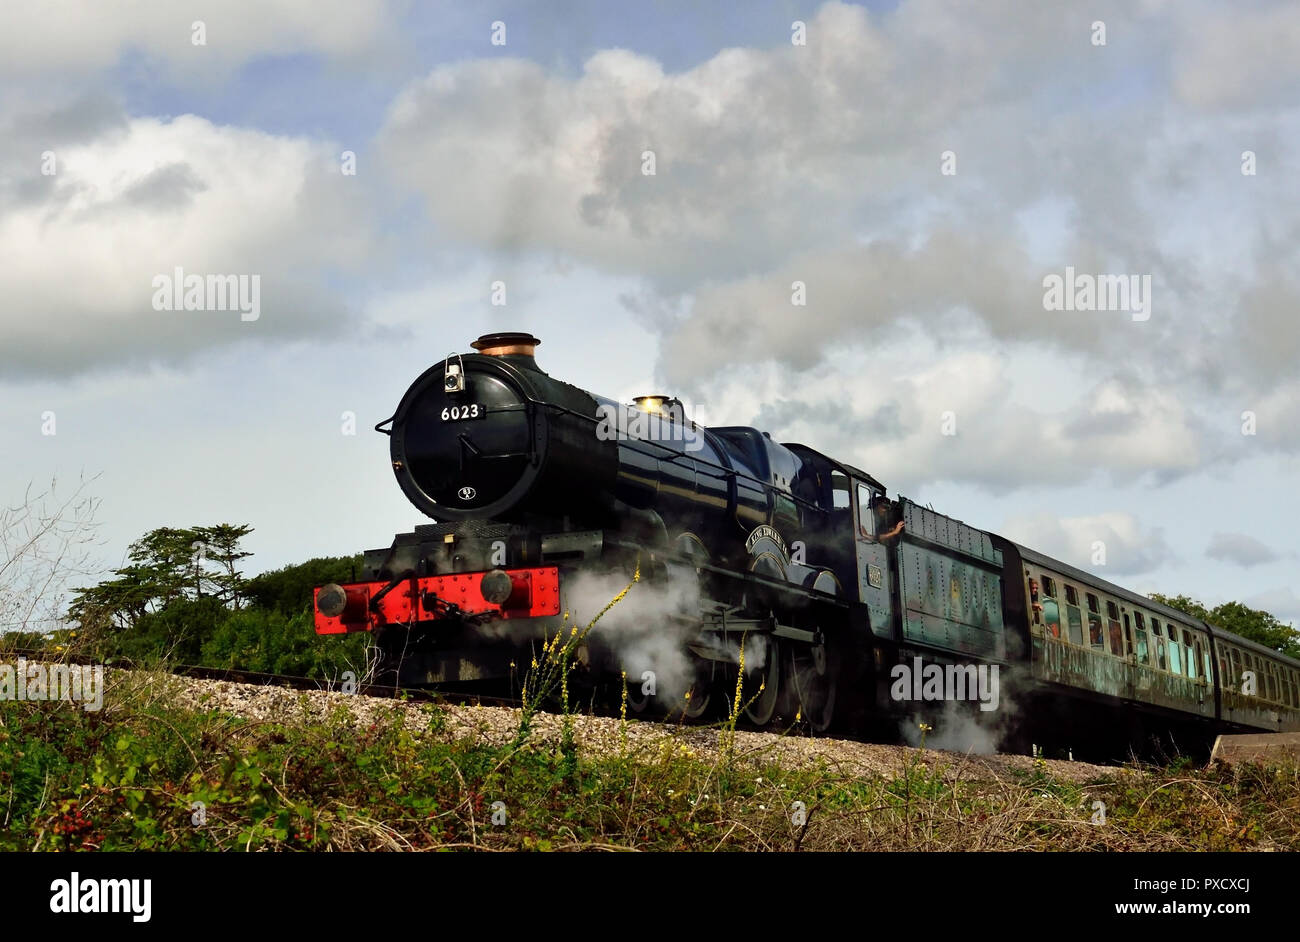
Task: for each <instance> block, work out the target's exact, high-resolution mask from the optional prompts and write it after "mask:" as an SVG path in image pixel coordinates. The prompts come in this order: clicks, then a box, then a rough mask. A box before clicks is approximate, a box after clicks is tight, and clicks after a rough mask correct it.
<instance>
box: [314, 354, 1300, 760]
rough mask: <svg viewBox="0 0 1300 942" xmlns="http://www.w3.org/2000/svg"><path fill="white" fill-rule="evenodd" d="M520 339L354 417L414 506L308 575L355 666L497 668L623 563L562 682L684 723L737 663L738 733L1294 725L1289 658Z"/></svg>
mask: <svg viewBox="0 0 1300 942" xmlns="http://www.w3.org/2000/svg"><path fill="white" fill-rule="evenodd" d="M539 343H540V341H539V340H537V339H536V338H535V337H533V336H531V335H529V334H522V333H498V334H489V335H486V336H484V337H481V338H479V339H478V340H477V341H475V342H474V343H473V344H472V347H473V349H474V351H475V352H473V353H465V354H454V355H452V356H450V357H448V358H447V359H445V360H443V361H442V362H440V363H437V364H435V365H434V366H432V367H431V368H430V369H429V370H427V371H426V372H425V373H424V374H423V375H421V376H420V377H419V378H417V379H416V380H415V382H414V383H413V384H412V385H411V386H410V388H409V389H408V390H407V392H406V394H405V395H404V396H403V397H402V399H401V401H400V403H399V404H398V407H397V410H396V412H395V413H394V414H393V416H392V418H390V419H388V420H385V421H384V422H382V423H380V424H379V426H377V429H378V430H379V431H381V432H385V433H387V434H388V435H389V436H390V454H391V460H392V467H393V472H394V474H395V475H396V477H397V481H398V484H399V486H400V487H401V488H402V490H403V492H404V493H405V494H406V496H407V497H408V498H409V500H410V501H411V503H412V504H414V505H415V506H416V507H417V508H418V509H419V510H421V511H422V512H423V513H425V514H426V515H427V516H429V517H430V518H432V520H433V521H435V522H433V523H430V524H425V525H421V526H417V527H416V528H415V530H414V532H412V533H407V534H400V535H398V536H397V537H396V538H395V539H394V541H393V543H392V545H391V546H390V547H387V548H384V549H379V550H372V551H369V552H367V553H366V554H365V567H364V568H365V572H364V574H363V578H362V580H361V581H359V582H356V583H353V584H348V585H328V586H323V587H321V588H319V589H318V590H317V592H316V630H317V632H318V633H320V634H339V633H344V632H352V631H371V632H373V633H374V634H375V646H376V648H377V650H378V652H379V664H378V669H379V679H380V680H382V681H388V682H392V683H397V684H400V685H403V686H413V685H435V686H448V687H452V686H457V685H466V684H469V685H483V684H497V685H499V684H510V683H516V682H517V681H518V680H519V679H520V677H521V675H522V673H524V671H526V669H527V667H528V665H529V664H530V663H531V662H532V659H533V658H534V657H535V656H536V654H537V652H538V650H539V649H540V647H541V646H542V645H544V644H545V643H546V640H547V639H548V638H552V637H554V635H555V633H556V632H557V631H558V630H560V628H561V627H562V626H563V625H564V624H565V623H566V621H565V620H566V616H568V617H571V618H572V619H573V620H574V621H580V620H583V619H586V618H589V617H591V616H592V615H594V614H595V613H596V611H598V610H599V608H600V606H601V605H602V604H603V603H607V602H608V601H609V600H610V594H609V593H610V592H611V591H617V587H618V586H620V585H627V584H628V581H629V580H630V579H631V576H632V574H633V573H634V572H636V571H638V570H639V572H640V574H641V576H640V581H639V582H637V583H636V584H635V585H634V587H633V589H632V590H631V591H630V592H629V594H628V596H627V599H626V601H625V602H624V603H620V605H619V606H616V607H615V608H614V609H612V610H611V612H610V614H609V615H607V616H606V617H605V618H603V619H602V620H601V622H600V623H598V625H597V628H596V629H595V630H593V631H592V632H591V633H590V634H589V635H588V636H587V640H586V643H585V644H584V645H583V646H582V650H581V652H580V654H581V658H580V660H581V665H582V671H581V677H576V678H575V681H574V682H575V683H586V684H588V685H589V686H590V687H591V689H593V690H597V689H601V688H602V687H607V686H608V685H609V684H610V682H611V681H617V682H618V684H620V685H621V684H622V683H623V680H622V678H623V676H624V675H625V674H626V676H627V688H626V689H627V696H628V698H629V704H630V705H631V706H632V708H633V709H634V710H638V711H641V710H655V709H657V710H658V711H659V712H661V713H672V714H674V715H685V716H686V717H687V718H689V719H702V718H705V717H707V716H709V715H710V714H711V713H715V712H717V711H718V710H719V709H720V708H721V705H722V704H723V703H726V702H728V701H729V700H730V698H731V695H732V693H733V692H734V690H735V689H736V686H737V681H740V686H741V690H742V692H743V697H742V701H743V703H744V712H745V718H746V720H747V721H748V722H749V723H752V724H754V725H756V726H759V727H766V726H769V725H773V724H790V723H793V722H795V721H796V719H797V720H798V721H800V722H803V723H806V724H807V725H808V726H809V727H811V729H812V730H813V731H815V732H824V731H826V730H828V729H830V728H831V727H832V726H838V727H841V728H843V729H845V730H846V731H848V732H850V733H853V734H857V735H867V736H873V735H886V736H889V735H893V734H896V733H897V732H898V730H899V729H900V728H902V729H907V728H915V727H916V725H917V724H918V723H919V722H921V721H926V722H929V723H930V724H931V725H936V726H938V727H939V732H940V733H942V732H943V729H944V727H947V728H949V729H953V730H957V729H965V730H975V729H978V730H980V731H982V736H983V738H984V739H985V742H986V743H987V744H989V745H997V746H1001V747H1002V748H1016V749H1027V748H1028V746H1029V745H1030V744H1031V743H1032V744H1037V745H1040V746H1042V747H1045V748H1047V749H1061V750H1064V749H1070V750H1073V751H1074V752H1075V753H1077V754H1080V755H1096V756H1106V757H1111V756H1116V757H1117V756H1120V755H1122V754H1123V753H1125V752H1126V751H1127V750H1129V749H1131V748H1138V749H1142V748H1143V747H1144V746H1145V745H1146V744H1148V743H1149V742H1150V741H1151V740H1152V739H1153V738H1160V739H1165V740H1167V741H1168V740H1172V742H1173V744H1174V745H1175V746H1178V747H1181V748H1188V749H1196V748H1203V746H1204V744H1205V743H1207V742H1208V741H1209V740H1210V739H1211V738H1212V736H1213V735H1214V734H1215V733H1217V732H1220V731H1231V730H1268V731H1277V730H1282V729H1300V663H1297V662H1296V661H1294V660H1291V659H1288V658H1285V657H1283V656H1282V655H1280V654H1278V653H1277V652H1275V651H1269V650H1267V649H1265V648H1262V647H1261V646H1259V645H1254V644H1253V643H1251V642H1249V641H1246V640H1245V639H1241V638H1237V637H1236V636H1232V635H1229V634H1227V633H1226V632H1224V631H1222V630H1220V629H1218V628H1215V627H1214V626H1212V625H1209V624H1207V623H1205V622H1202V621H1199V620H1197V619H1192V618H1190V617H1188V616H1186V615H1185V614H1183V613H1181V612H1175V611H1173V610H1171V609H1166V608H1165V607H1163V606H1160V605H1158V604H1157V603H1154V602H1152V601H1151V600H1149V599H1146V598H1143V597H1142V596H1138V595H1135V594H1133V593H1130V592H1128V591H1127V590H1124V589H1122V588H1120V587H1119V586H1115V585H1112V584H1111V583H1109V582H1106V581H1104V580H1101V579H1098V578H1097V577H1096V576H1094V575H1091V574H1089V573H1085V572H1083V571H1081V570H1077V569H1074V568H1073V567H1070V566H1069V565H1067V564H1065V563H1062V562H1059V561H1056V560H1052V559H1050V558H1048V557H1046V556H1043V555H1042V554H1038V553H1036V552H1034V551H1032V550H1030V549H1029V548H1027V547H1022V546H1019V545H1018V544H1015V543H1013V542H1011V541H1008V540H1006V539H1003V538H1001V537H999V536H997V535H995V534H991V533H987V532H984V531H981V530H978V529H976V528H974V527H971V526H968V525H967V524H964V523H962V522H961V521H958V520H954V519H952V518H949V517H946V516H944V515H942V514H938V513H935V512H934V511H932V510H930V509H927V508H924V507H921V506H919V505H917V504H915V503H913V502H911V501H908V500H907V499H905V498H901V497H899V498H896V499H890V498H889V497H888V496H887V495H886V492H885V488H884V486H883V485H882V484H880V482H878V481H877V480H876V479H875V478H873V477H872V476H871V475H869V474H867V473H865V472H863V471H860V470H858V469H857V468H854V467H852V466H851V465H848V464H845V463H844V462H841V461H837V460H835V459H833V458H830V457H828V456H826V455H823V454H821V453H820V452H817V451H815V450H813V449H811V448H809V447H807V446H805V445H800V444H792V443H786V444H781V443H777V442H775V441H773V440H772V439H771V437H770V436H769V435H767V434H766V433H765V432H761V431H759V430H757V429H752V428H744V427H721V428H718V427H715V428H705V427H703V426H700V425H698V424H696V423H695V422H693V421H692V419H691V417H690V416H689V415H687V414H686V413H685V410H684V409H683V407H682V405H681V403H680V402H678V401H677V400H675V399H671V398H669V397H666V396H644V397H641V398H639V399H637V400H636V402H635V404H633V405H624V404H620V403H617V402H614V401H612V400H609V399H604V398H601V397H599V396H595V395H593V394H591V393H588V392H586V391H584V390H582V389H579V388H577V387H575V386H571V385H569V384H567V383H564V382H562V381H560V380H557V379H554V378H552V377H551V376H549V375H547V374H546V373H545V372H543V371H542V370H541V368H540V367H539V366H538V365H537V362H536V359H535V350H536V347H537V345H538V344H539ZM521 668H522V669H523V670H521ZM742 672H743V676H740V677H738V674H741V673H742ZM971 736H972V737H974V736H975V734H974V733H973V732H972V733H971ZM952 744H953V745H957V746H961V745H963V743H961V742H958V741H953V742H952ZM978 744H979V745H982V744H985V743H978ZM969 745H977V743H975V742H974V741H972V742H971V743H969Z"/></svg>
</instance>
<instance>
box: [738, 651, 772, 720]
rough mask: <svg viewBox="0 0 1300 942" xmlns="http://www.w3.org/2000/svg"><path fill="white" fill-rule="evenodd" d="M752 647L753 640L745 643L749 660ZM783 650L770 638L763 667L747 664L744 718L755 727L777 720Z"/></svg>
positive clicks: (742, 692)
mask: <svg viewBox="0 0 1300 942" xmlns="http://www.w3.org/2000/svg"><path fill="white" fill-rule="evenodd" d="M751 645H753V642H752V641H750V642H748V643H747V644H746V652H745V656H746V658H748V657H750V647H751ZM754 647H755V648H756V647H757V646H754ZM781 650H782V649H781V644H780V642H779V641H778V640H777V639H776V638H774V637H768V638H767V639H766V656H765V657H764V659H763V663H762V665H761V666H759V667H755V668H752V669H751V668H750V666H749V665H748V664H746V665H745V685H744V688H743V690H742V691H741V702H742V704H745V707H744V712H745V718H746V719H748V720H749V721H750V722H751V723H753V724H754V725H755V726H760V727H762V726H767V725H768V724H769V723H771V722H772V720H773V719H775V718H776V708H777V706H778V704H779V703H780V700H781ZM755 653H757V651H755ZM760 688H761V689H760Z"/></svg>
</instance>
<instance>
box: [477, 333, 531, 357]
mask: <svg viewBox="0 0 1300 942" xmlns="http://www.w3.org/2000/svg"><path fill="white" fill-rule="evenodd" d="M539 343H541V341H540V340H538V339H537V338H536V337H534V336H533V335H532V334H524V333H501V334H484V335H483V336H482V337H480V338H478V340H475V341H474V342H473V343H472V344H470V346H471V347H473V348H474V349H475V350H477V351H478V352H479V353H482V354H485V355H486V356H490V357H531V356H532V355H533V351H534V350H535V349H537V345H538V344H539Z"/></svg>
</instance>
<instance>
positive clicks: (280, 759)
mask: <svg viewBox="0 0 1300 942" xmlns="http://www.w3.org/2000/svg"><path fill="white" fill-rule="evenodd" d="M112 676H113V677H114V681H113V684H112V686H111V688H110V690H109V693H108V696H107V700H106V705H105V709H104V710H103V711H101V712H85V711H82V710H81V709H79V708H76V707H74V706H73V705H70V704H66V703H64V704H57V703H27V702H3V703H0V804H2V805H3V827H0V850H136V849H144V850H151V849H156V850H196V851H197V850H237V851H246V850H326V849H330V850H449V849H471V848H472V849H478V850H489V851H491V850H540V851H547V850H577V849H586V850H707V851H712V850H796V849H801V850H1093V851H1105V850H1247V849H1259V848H1262V847H1270V848H1279V849H1289V850H1297V849H1300V770H1297V769H1296V768H1262V767H1259V766H1254V765H1244V766H1238V767H1234V768H1226V767H1222V766H1219V767H1215V768H1212V769H1208V770H1207V769H1200V768H1193V767H1191V766H1181V767H1174V768H1163V769H1162V768H1152V767H1136V766H1135V767H1130V768H1127V769H1124V770H1117V771H1116V773H1115V774H1114V775H1111V776H1107V777H1106V778H1102V779H1098V780H1096V781H1093V782H1084V783H1077V782H1067V781H1060V780H1057V779H1055V778H1053V777H1052V776H1051V774H1050V773H1049V772H1048V766H1047V763H1045V762H1037V763H1035V764H1034V766H1033V767H1032V769H1031V770H1029V771H1028V772H1025V773H1023V774H1019V775H1013V776H1007V777H1004V778H1003V780H1001V781H994V780H989V779H988V778H980V777H976V776H974V775H973V774H964V773H963V771H962V769H961V767H960V765H954V764H953V763H937V762H933V761H923V760H933V759H935V758H936V755H935V754H934V753H933V752H929V753H927V752H926V751H925V750H924V748H922V749H920V750H913V751H911V752H909V753H908V754H907V755H908V756H909V758H907V759H906V760H905V761H904V762H903V763H902V764H901V766H900V767H899V768H898V769H897V770H896V771H895V774H892V775H880V776H876V777H871V778H863V777H860V776H856V775H853V774H851V773H848V772H845V771H843V770H841V769H838V768H836V767H834V766H833V765H831V764H830V763H828V762H826V761H820V762H818V763H817V764H815V765H811V766H807V767H800V768H790V767H786V766H783V765H780V764H777V763H776V762H774V761H771V759H770V757H768V758H765V757H764V756H762V755H753V754H741V753H738V752H737V751H736V750H735V749H734V741H733V744H732V747H730V748H725V749H720V750H718V751H717V752H716V753H714V754H707V755H706V754H702V750H697V749H696V748H694V747H693V746H691V745H690V744H689V743H688V742H687V741H686V738H685V737H682V736H676V735H673V734H672V732H671V730H670V731H669V732H668V733H667V734H666V735H665V737H664V738H662V739H661V740H659V741H658V742H657V743H656V744H655V745H654V746H653V747H651V748H634V749H629V748H627V746H626V739H625V738H624V739H623V740H622V742H623V746H622V747H621V748H611V749H610V750H609V751H608V752H606V753H596V752H593V751H590V750H586V749H582V748H578V747H577V746H576V745H574V741H573V739H572V737H571V736H570V737H565V736H563V735H561V736H559V737H550V738H548V737H545V736H540V735H536V734H530V733H529V732H526V731H521V735H519V736H516V737H513V738H509V737H507V739H506V740H505V741H504V742H502V743H500V744H493V743H491V742H489V741H487V740H485V739H484V738H482V737H478V736H470V735H456V734H453V733H451V732H449V729H450V725H449V724H448V722H447V719H448V717H447V714H446V713H445V711H444V710H443V709H442V708H439V707H435V706H429V705H421V706H412V705H409V704H384V705H383V706H382V707H380V708H378V709H377V710H376V711H374V716H375V721H374V722H372V723H365V724H364V725H361V726H358V725H357V722H358V721H357V719H356V714H354V713H353V712H351V711H350V710H349V709H348V708H347V707H346V706H344V707H340V708H339V709H338V710H336V711H335V712H334V713H331V714H329V715H328V716H327V717H326V719H325V720H324V721H323V722H322V721H317V722H257V721H253V720H249V719H246V718H242V717H238V716H233V715H230V714H228V713H222V712H216V711H205V710H196V709H193V708H188V707H185V706H183V705H181V704H179V703H178V702H176V700H175V699H174V697H172V696H171V695H170V694H168V693H167V692H166V689H167V688H166V687H165V685H160V684H159V683H157V682H156V681H157V679H158V678H156V677H151V676H150V675H147V674H115V675H112ZM411 717H415V721H414V722H413V721H412V720H411ZM522 725H523V724H522V723H521V726H522ZM721 732H722V733H725V730H723V731H721ZM696 736H697V737H698V733H697V734H696ZM957 761H958V762H959V757H958V759H957ZM497 802H500V803H501V804H496V803H497ZM1096 802H1104V812H1105V818H1104V821H1105V823H1104V824H1103V823H1098V819H1097V810H1096V808H1095V803H1096ZM494 812H495V814H494Z"/></svg>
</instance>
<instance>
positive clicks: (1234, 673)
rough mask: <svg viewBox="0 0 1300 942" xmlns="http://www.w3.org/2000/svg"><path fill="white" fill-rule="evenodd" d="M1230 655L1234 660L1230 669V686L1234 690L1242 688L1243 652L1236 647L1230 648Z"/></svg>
mask: <svg viewBox="0 0 1300 942" xmlns="http://www.w3.org/2000/svg"><path fill="white" fill-rule="evenodd" d="M1228 657H1229V658H1231V662H1232V669H1231V670H1230V671H1228V679H1229V680H1230V681H1232V683H1230V684H1229V685H1228V686H1230V687H1231V688H1232V689H1233V690H1240V689H1241V674H1242V666H1241V652H1239V651H1238V650H1237V649H1236V648H1229V649H1228Z"/></svg>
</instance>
